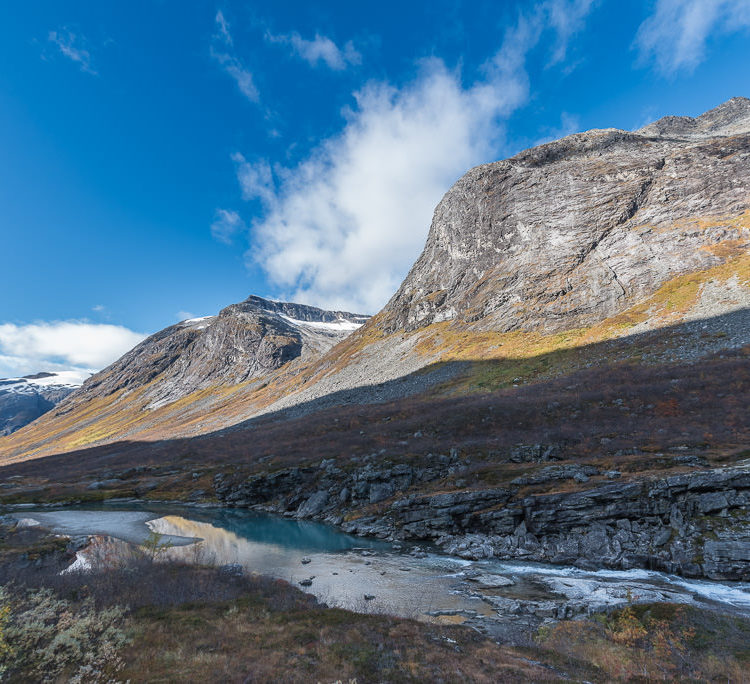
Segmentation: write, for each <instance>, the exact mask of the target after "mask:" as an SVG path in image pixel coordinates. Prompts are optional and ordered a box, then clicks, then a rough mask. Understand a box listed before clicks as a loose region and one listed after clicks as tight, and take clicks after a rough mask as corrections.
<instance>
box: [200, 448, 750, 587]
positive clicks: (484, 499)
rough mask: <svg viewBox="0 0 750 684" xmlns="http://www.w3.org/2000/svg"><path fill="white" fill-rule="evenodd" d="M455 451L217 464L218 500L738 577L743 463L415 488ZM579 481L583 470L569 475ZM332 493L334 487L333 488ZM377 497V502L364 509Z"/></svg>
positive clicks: (480, 554)
mask: <svg viewBox="0 0 750 684" xmlns="http://www.w3.org/2000/svg"><path fill="white" fill-rule="evenodd" d="M461 467H462V466H461V464H460V461H459V459H458V457H448V456H437V457H435V459H434V465H433V466H431V467H429V468H415V467H412V466H408V465H405V464H396V465H392V464H385V463H381V464H375V463H368V464H367V465H364V466H361V467H358V468H355V469H354V470H350V471H348V472H347V471H344V470H342V469H339V468H336V467H332V466H328V467H326V468H323V467H321V468H320V469H318V468H307V469H297V468H295V469H287V470H280V471H276V472H270V473H267V474H261V475H257V476H253V477H251V478H249V479H246V480H244V481H237V480H235V479H233V478H232V477H231V476H227V475H223V474H219V475H217V476H216V479H215V481H214V487H215V491H216V494H217V497H218V499H219V500H220V501H222V502H223V503H225V504H228V505H233V506H239V507H256V508H261V509H263V510H269V511H274V512H277V513H284V514H286V515H294V516H296V517H302V518H304V517H314V518H318V519H323V520H327V521H328V522H334V523H336V524H342V520H343V516H344V515H345V514H348V516H347V517H349V518H352V519H351V520H349V521H348V522H344V523H343V524H342V527H343V529H344V530H345V531H346V532H350V533H354V534H361V535H367V536H376V537H381V538H391V539H403V540H427V541H430V542H434V543H437V544H439V545H440V546H442V547H443V548H444V549H445V550H446V551H447V552H448V553H451V554H455V555H459V556H463V557H465V558H469V559H473V560H478V559H482V558H501V559H513V560H527V561H536V562H545V563H556V564H561V565H576V566H578V567H581V568H584V569H592V570H593V569H598V568H601V567H607V568H614V569H629V568H634V567H642V568H651V569H657V570H663V571H666V572H671V573H678V574H681V575H684V576H687V577H705V578H710V579H715V580H743V581H748V580H750V508H749V506H750V467H748V466H747V465H739V466H736V467H732V468H715V469H708V468H707V469H703V470H699V471H695V472H691V473H682V474H678V475H673V476H669V477H662V478H658V477H657V478H654V477H643V478H640V479H634V480H630V481H628V482H619V481H617V482H609V481H606V482H601V481H600V482H599V483H598V484H596V485H593V486H592V485H589V486H588V487H587V488H586V489H583V490H578V491H572V492H564V493H557V494H533V495H526V496H523V495H521V494H519V490H520V489H521V488H522V487H523V486H524V484H525V481H521V480H518V481H513V482H512V483H511V485H510V486H509V487H494V488H485V489H470V490H458V491H452V492H445V493H439V494H428V493H420V492H419V489H420V487H421V485H422V484H423V483H425V482H432V481H435V480H442V479H444V478H448V477H455V475H456V474H457V473H460V469H461ZM546 470H547V473H546V475H545V477H549V478H550V479H558V478H559V477H560V476H564V477H569V478H575V476H576V475H577V474H583V473H585V472H589V473H590V474H592V475H593V474H594V473H593V472H592V471H591V470H587V467H585V466H579V465H575V464H568V465H565V466H551V467H549V468H547V469H546ZM579 482H581V483H585V481H583V480H579ZM342 493H345V494H344V495H342ZM373 504H378V508H377V511H378V512H377V513H376V514H375V515H372V513H371V512H368V514H367V515H366V516H362V511H363V509H365V510H368V511H371V507H372V505H373Z"/></svg>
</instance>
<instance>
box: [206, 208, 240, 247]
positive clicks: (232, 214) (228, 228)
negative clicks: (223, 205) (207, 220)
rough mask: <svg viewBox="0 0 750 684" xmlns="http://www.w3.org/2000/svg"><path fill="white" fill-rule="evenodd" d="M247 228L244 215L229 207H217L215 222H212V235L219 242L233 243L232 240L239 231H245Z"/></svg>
mask: <svg viewBox="0 0 750 684" xmlns="http://www.w3.org/2000/svg"><path fill="white" fill-rule="evenodd" d="M246 230H247V226H245V222H244V221H243V220H242V217H241V216H240V215H239V214H238V213H237V212H236V211H231V210H229V209H217V210H216V214H215V216H214V222H213V223H212V224H211V235H213V236H214V238H216V239H217V240H218V241H219V242H223V243H224V244H226V245H231V244H232V240H233V239H234V237H235V235H237V234H238V233H244V232H245V231H246Z"/></svg>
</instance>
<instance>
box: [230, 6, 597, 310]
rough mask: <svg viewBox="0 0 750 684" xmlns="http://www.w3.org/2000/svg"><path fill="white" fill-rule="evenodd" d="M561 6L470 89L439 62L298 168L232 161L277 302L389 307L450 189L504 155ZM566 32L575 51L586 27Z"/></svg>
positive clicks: (365, 104)
mask: <svg viewBox="0 0 750 684" xmlns="http://www.w3.org/2000/svg"><path fill="white" fill-rule="evenodd" d="M558 4H559V3H557V2H556V3H544V5H543V11H541V10H539V9H538V8H537V9H536V10H535V12H534V13H533V14H531V15H523V16H521V17H520V18H519V21H518V23H517V25H515V26H513V27H512V28H511V29H509V30H508V31H506V34H505V36H504V40H503V44H502V48H501V49H500V50H499V52H498V53H497V54H496V55H495V56H494V57H493V58H492V59H490V60H488V62H487V63H486V65H485V68H484V70H483V76H482V77H481V78H480V79H477V80H476V81H475V82H474V83H471V84H468V85H466V84H464V83H463V82H462V78H461V74H460V73H459V72H458V71H457V70H451V69H449V68H447V67H446V65H445V64H444V63H443V62H442V61H441V60H438V59H432V60H429V61H426V62H424V63H423V65H422V70H421V73H420V74H419V76H418V78H417V79H416V80H415V81H414V82H412V83H410V84H407V85H405V86H403V87H401V88H395V87H393V86H391V85H389V84H385V83H370V84H368V85H366V86H365V87H363V88H362V89H361V90H359V91H358V92H356V93H355V94H354V98H355V102H356V106H355V107H354V108H353V109H352V110H351V111H348V112H347V113H346V125H345V126H344V128H343V130H342V131H341V132H340V133H339V134H338V135H336V136H334V137H332V138H330V139H328V140H325V141H323V142H322V143H321V144H320V145H319V146H318V148H317V149H316V150H315V151H314V152H313V153H312V154H311V155H310V156H309V157H308V158H307V159H305V160H304V161H302V162H301V163H300V164H299V165H297V166H296V167H294V168H281V167H274V168H273V170H272V169H271V168H270V166H269V165H268V163H267V162H265V161H260V162H254V163H253V162H248V161H247V160H245V158H244V157H240V156H238V155H235V157H234V159H235V162H237V164H238V178H239V181H240V184H241V187H242V191H243V195H244V197H245V198H247V199H250V198H259V199H260V200H261V202H262V204H263V207H264V214H263V217H262V218H261V219H259V220H258V221H256V222H255V223H254V224H253V225H252V226H251V237H252V248H251V250H250V252H249V253H248V260H250V261H254V262H256V263H258V264H259V265H260V266H261V267H262V268H263V270H264V271H265V272H266V274H267V276H268V280H269V282H270V283H271V285H272V287H274V288H276V292H277V294H278V296H280V297H283V298H285V299H292V300H295V301H301V302H307V303H311V304H316V305H318V306H324V307H327V308H336V309H348V310H352V311H359V312H363V313H373V312H375V311H377V310H378V309H379V308H380V307H381V306H382V305H383V304H384V303H385V302H386V301H387V300H388V298H389V297H390V296H391V295H392V294H393V293H394V292H395V290H396V289H397V287H398V286H399V284H400V282H401V280H402V279H403V277H404V275H405V274H406V272H407V271H408V269H409V267H410V266H411V265H412V263H413V262H414V260H415V258H416V257H417V256H418V255H419V252H420V250H421V249H422V247H423V245H424V241H425V237H426V235H427V231H428V229H429V224H430V218H431V216H432V212H433V210H434V208H435V205H436V204H437V203H438V201H439V200H440V198H441V197H442V195H443V194H444V193H445V191H446V190H447V189H448V187H449V186H450V185H451V183H452V182H454V181H455V180H456V179H457V178H459V177H460V176H461V175H462V174H463V173H465V172H466V171H467V170H468V169H469V168H470V167H472V166H474V165H476V164H479V163H482V162H486V161H493V160H495V159H497V158H498V156H499V155H500V153H501V151H502V140H503V130H504V124H503V122H504V119H505V118H506V117H507V116H508V115H509V114H510V113H511V112H512V111H514V110H515V109H516V108H518V107H519V106H520V105H521V104H522V103H523V102H525V101H526V99H527V98H528V78H527V75H526V72H525V62H526V56H527V53H528V52H529V50H531V49H532V48H533V47H534V46H536V45H537V43H539V42H540V38H541V36H542V35H545V36H546V35H548V34H553V35H551V38H552V41H553V43H554V42H555V40H556V34H557V30H558V29H556V28H555V26H556V25H559V26H563V22H562V20H560V19H559V18H558V19H557V20H556V22H557V23H555V22H552V20H551V19H550V16H551V14H550V12H551V9H550V8H552V7H553V6H557V5H558ZM588 4H590V3H588ZM588 4H587V6H588ZM565 6H568V7H574V8H575V7H579V6H581V3H578V2H569V3H565ZM564 26H565V31H566V37H565V39H564V41H563V43H561V44H564V45H567V41H568V40H569V39H570V37H571V36H572V34H573V33H574V31H575V30H576V28H575V26H578V24H571V23H567V24H564ZM545 32H547V33H545ZM555 44H556V43H555Z"/></svg>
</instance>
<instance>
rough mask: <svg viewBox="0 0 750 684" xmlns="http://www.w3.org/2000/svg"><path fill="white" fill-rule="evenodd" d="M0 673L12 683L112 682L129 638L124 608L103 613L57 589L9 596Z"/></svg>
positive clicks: (4, 594)
mask: <svg viewBox="0 0 750 684" xmlns="http://www.w3.org/2000/svg"><path fill="white" fill-rule="evenodd" d="M1 596H2V597H3V599H2V600H3V601H4V602H5V605H4V606H3V609H2V615H3V616H4V617H3V623H4V624H2V632H0V634H2V642H0V643H2V648H0V672H2V673H3V674H2V677H3V679H7V680H8V681H34V682H57V681H59V680H61V679H62V680H65V681H69V682H72V683H73V684H76V683H82V682H87V683H88V682H111V681H114V679H113V678H114V676H115V675H116V674H117V672H118V671H119V670H120V669H121V668H122V667H123V661H122V659H121V657H120V651H121V649H122V648H123V647H124V646H125V645H126V644H127V643H128V641H129V638H128V634H127V632H126V628H125V616H124V611H123V609H122V608H119V607H116V606H113V607H109V608H105V609H102V610H97V609H96V607H95V606H94V602H93V600H92V599H90V598H87V599H84V600H82V601H80V602H72V601H68V600H65V599H62V598H59V597H58V596H56V595H55V593H54V592H53V591H52V590H51V589H46V588H43V589H35V590H20V591H18V592H17V593H16V594H15V595H13V594H10V593H8V592H7V591H5V590H4V591H3V594H2V595H1Z"/></svg>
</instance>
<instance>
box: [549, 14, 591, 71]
mask: <svg viewBox="0 0 750 684" xmlns="http://www.w3.org/2000/svg"><path fill="white" fill-rule="evenodd" d="M595 1H596V0H548V2H545V3H543V4H542V5H541V11H542V13H543V15H545V16H543V17H542V20H543V21H546V23H547V24H548V25H549V26H550V27H551V28H552V30H553V31H554V32H555V35H556V39H555V43H554V49H553V51H552V58H551V62H550V64H558V63H559V62H562V61H564V60H565V57H566V55H567V52H568V45H569V43H570V39H571V38H572V37H573V36H574V35H575V34H576V33H578V32H579V31H580V30H581V29H582V28H583V26H584V22H585V20H586V17H587V16H588V14H589V12H590V11H591V8H592V6H593V5H594V2H595Z"/></svg>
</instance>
